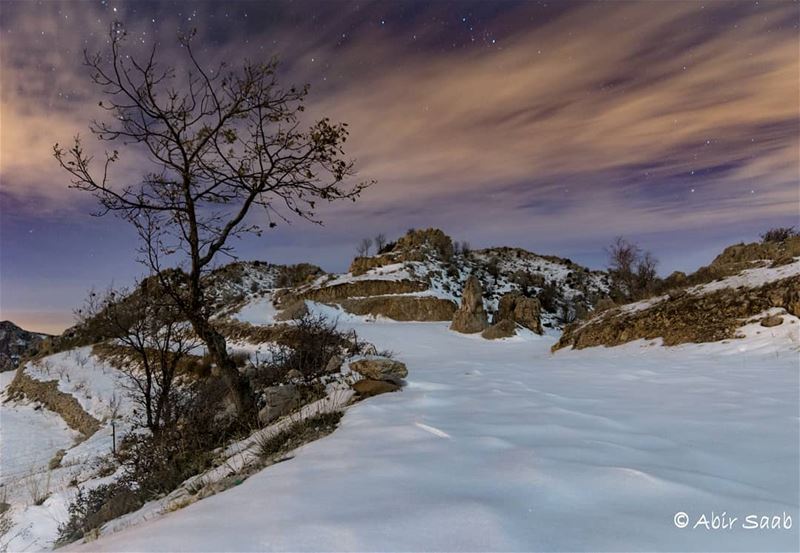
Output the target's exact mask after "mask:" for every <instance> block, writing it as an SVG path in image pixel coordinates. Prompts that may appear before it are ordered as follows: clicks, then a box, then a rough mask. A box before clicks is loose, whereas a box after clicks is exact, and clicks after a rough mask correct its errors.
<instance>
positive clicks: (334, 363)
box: [325, 355, 344, 374]
mask: <svg viewBox="0 0 800 553" xmlns="http://www.w3.org/2000/svg"><path fill="white" fill-rule="evenodd" d="M342 363H344V359H342V356H341V355H334V356H333V357H331V358H330V359H329V360H328V364H327V365H325V374H333V373H338V372H339V371H340V370H341V369H342Z"/></svg>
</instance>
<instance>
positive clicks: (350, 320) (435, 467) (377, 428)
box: [73, 317, 800, 551]
mask: <svg viewBox="0 0 800 553" xmlns="http://www.w3.org/2000/svg"><path fill="white" fill-rule="evenodd" d="M785 319H786V321H785V322H784V324H783V325H781V326H779V327H775V328H772V329H764V328H761V327H758V326H757V325H750V326H749V327H747V328H745V329H744V332H745V334H746V335H747V338H745V339H743V340H736V341H731V342H729V343H724V342H723V343H715V344H705V345H685V346H679V347H673V348H664V347H661V346H659V345H658V344H645V343H642V342H636V343H632V344H628V345H626V346H622V347H617V348H609V349H605V348H592V349H587V350H581V351H565V352H560V353H558V354H556V355H551V354H550V353H549V348H550V346H551V345H552V343H553V340H554V338H553V337H549V336H545V337H539V336H535V335H532V334H527V335H524V336H518V337H515V338H512V339H509V340H504V341H486V340H481V339H480V338H477V337H475V336H468V335H460V334H456V333H453V332H450V331H448V330H447V323H393V322H388V321H378V322H359V320H358V319H357V318H355V317H346V318H342V319H340V323H341V324H343V325H346V326H351V327H354V328H355V329H356V330H357V331H358V333H359V335H360V336H362V337H363V338H365V339H367V340H369V341H371V342H373V343H375V344H376V345H377V346H378V347H380V348H388V349H391V350H393V351H395V352H397V354H398V357H399V358H401V359H403V360H404V361H405V362H407V364H408V368H409V371H410V374H409V378H408V387H407V388H405V389H404V390H403V391H402V392H400V393H395V394H388V395H383V396H380V397H377V398H372V399H370V400H369V401H367V402H363V403H360V404H358V405H356V406H355V407H353V408H351V409H350V410H348V412H347V414H346V416H345V417H344V419H343V423H342V426H341V428H340V429H338V430H337V431H336V432H334V433H333V434H332V435H330V436H328V437H326V438H324V439H322V440H320V441H318V442H314V443H311V444H309V445H307V446H305V447H303V448H302V449H301V450H299V451H298V452H297V454H296V457H295V458H294V459H293V460H290V461H287V462H283V463H280V464H278V465H275V466H273V467H270V468H269V469H267V470H264V471H262V472H261V473H258V474H256V475H255V476H253V477H252V478H250V479H248V480H246V481H245V482H244V483H243V484H241V485H240V486H237V487H235V488H232V489H230V490H228V491H226V492H223V493H221V494H219V495H216V496H213V497H210V498H208V499H205V500H203V501H200V502H198V503H195V504H193V505H190V506H188V507H186V508H185V509H182V510H179V511H176V512H174V513H171V514H168V515H166V516H164V517H163V518H160V519H157V520H154V521H150V522H146V523H144V524H142V525H140V526H135V527H131V528H128V529H126V530H123V531H121V532H119V533H116V534H111V535H108V536H105V537H101V538H100V540H99V541H96V542H91V543H89V544H87V545H84V546H73V548H76V549H83V550H86V551H100V550H102V551H221V550H236V551H272V550H276V551H278V550H293V551H303V550H325V551H329V550H341V551H385V550H398V551H399V550H406V551H420V550H471V551H474V550H503V551H507V550H517V551H530V550H597V551H599V550H605V551H610V550H614V551H620V550H653V549H658V550H739V551H742V550H746V551H749V550H766V551H777V550H797V547H798V536H799V535H800V534H798V527H800V510H799V507H798V506H799V504H800V501H799V500H798V484H799V483H800V482H799V481H798V472H797V467H798V463H800V454H798V444H797V436H798V431H799V430H800V423H799V421H798V395H797V390H798V384H799V383H798V342H799V340H798V334H797V329H798V328H799V327H800V323H798V321H797V319H796V318H793V317H785ZM712 511H714V512H715V513H717V514H720V513H721V512H722V511H725V512H726V513H727V514H728V515H730V516H736V517H738V518H739V525H738V526H736V527H735V528H734V529H732V530H725V531H722V530H719V531H713V530H705V529H703V528H695V529H692V528H691V527H690V528H685V529H679V528H676V527H675V525H674V523H673V519H674V516H675V514H676V513H677V512H686V513H687V514H688V515H689V517H690V521H691V524H692V525H693V524H694V522H695V521H696V520H697V519H698V517H699V516H700V515H701V514H702V513H705V514H706V516H709V517H710V516H711V513H712ZM782 513H786V514H788V515H790V516H791V517H792V519H793V526H792V528H791V529H790V530H783V529H775V530H745V529H742V528H741V522H742V521H743V520H744V519H743V517H744V516H745V515H748V514H757V515H775V514H777V515H781V514H782Z"/></svg>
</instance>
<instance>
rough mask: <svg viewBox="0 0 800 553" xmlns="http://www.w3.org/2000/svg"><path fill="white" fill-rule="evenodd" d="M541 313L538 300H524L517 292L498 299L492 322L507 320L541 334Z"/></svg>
mask: <svg viewBox="0 0 800 553" xmlns="http://www.w3.org/2000/svg"><path fill="white" fill-rule="evenodd" d="M541 312H542V305H541V304H540V303H539V300H538V299H536V298H526V297H525V296H523V295H521V294H519V293H518V292H511V293H508V294H505V295H503V297H501V298H500V302H499V304H498V307H497V313H496V314H495V316H494V322H495V323H499V322H502V321H504V320H509V321H511V322H514V323H517V324H519V325H521V326H524V327H525V328H527V329H530V330H532V331H533V332H535V333H536V334H541V333H542V322H541V320H540V315H541Z"/></svg>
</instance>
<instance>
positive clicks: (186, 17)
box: [0, 0, 800, 331]
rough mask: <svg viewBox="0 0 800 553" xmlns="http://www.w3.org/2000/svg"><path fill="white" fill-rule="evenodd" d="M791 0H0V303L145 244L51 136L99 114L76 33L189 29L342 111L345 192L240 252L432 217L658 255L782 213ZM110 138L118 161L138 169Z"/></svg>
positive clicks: (692, 256)
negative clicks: (622, 240)
mask: <svg viewBox="0 0 800 553" xmlns="http://www.w3.org/2000/svg"><path fill="white" fill-rule="evenodd" d="M799 19H800V5H799V4H798V3H796V2H764V1H750V2H741V3H738V2H705V3H704V2H666V1H665V2H654V1H653V2H638V3H637V2H631V3H628V2H603V3H597V2H592V3H566V2H525V3H515V2H464V1H459V2H433V3H425V2H403V1H392V2H388V1H387V2H376V3H370V2H333V1H331V2H323V3H313V2H274V3H273V2H269V3H267V2H218V3H204V2H158V3H146V2H115V1H111V0H109V1H103V2H88V1H83V2H33V1H26V2H8V1H3V2H0V32H2V35H0V55H1V59H2V72H1V73H0V77H1V79H0V83H1V84H0V93H1V97H0V103H1V106H0V108H1V110H2V111H1V112H0V116H1V119H0V125H2V126H1V128H2V137H1V138H2V141H1V148H0V202H2V204H0V207H1V208H2V218H1V220H0V222H1V228H0V231H1V232H2V235H1V236H2V238H1V240H2V242H1V243H0V245H1V248H0V252H1V253H0V307H1V308H2V314H0V317H2V318H3V319H11V320H13V321H15V322H17V323H18V324H20V325H22V326H25V327H28V328H31V329H34V330H42V331H60V330H62V329H63V328H65V327H66V326H68V325H69V324H71V311H72V309H73V308H74V307H75V306H77V305H78V304H79V303H80V302H81V300H82V298H83V297H84V296H85V294H86V291H87V289H88V288H89V287H91V286H93V285H94V286H98V287H103V286H106V285H108V284H110V283H111V282H114V283H115V284H117V285H126V284H129V283H130V282H131V281H132V279H133V278H134V277H135V276H136V275H141V274H143V272H144V267H142V266H141V265H138V264H137V263H136V262H135V247H136V239H135V235H134V233H133V231H132V230H131V229H130V228H129V227H128V226H127V225H126V224H125V223H124V222H122V221H119V220H115V219H113V218H111V217H106V218H92V217H91V216H90V215H89V213H90V212H91V210H92V208H93V207H94V203H93V200H92V198H91V197H89V196H87V195H86V194H84V193H81V192H78V191H75V190H70V189H68V188H67V184H68V178H67V176H66V174H65V173H64V172H63V171H61V170H60V169H59V168H58V167H57V164H56V162H55V160H54V159H53V158H52V145H53V144H54V143H55V142H61V143H68V142H69V141H70V138H71V137H72V136H73V135H74V134H76V133H78V132H80V133H82V134H83V135H84V136H87V135H88V130H87V126H88V122H89V121H90V119H92V118H95V117H98V116H100V115H101V114H102V113H101V112H99V110H98V107H97V103H98V101H99V100H100V99H101V98H102V96H101V95H100V94H99V93H98V91H97V90H95V89H93V88H92V86H91V85H90V82H89V80H88V74H87V71H86V70H85V68H84V67H82V65H81V62H82V51H83V49H84V48H87V49H89V50H90V51H96V50H103V49H104V47H105V46H106V40H107V36H108V28H109V25H110V24H111V23H112V22H113V21H114V20H119V21H121V22H122V23H123V24H124V26H125V28H126V29H127V31H128V35H129V42H130V43H131V46H132V47H133V46H139V47H143V48H149V47H150V46H151V45H152V44H153V42H154V41H155V42H157V43H158V44H159V51H160V59H161V61H162V63H165V64H166V63H171V62H172V61H173V60H175V61H178V62H180V61H182V60H183V58H182V57H181V52H180V50H179V48H178V43H177V40H176V35H177V32H178V31H179V30H187V29H190V28H197V32H198V35H197V40H196V49H197V52H198V54H199V56H200V58H201V59H202V60H204V61H206V62H208V63H209V64H214V63H215V62H219V61H221V60H228V62H229V63H232V64H236V63H239V62H241V60H243V59H245V58H249V59H252V60H259V59H268V58H270V57H272V56H273V55H277V56H278V57H279V58H280V60H281V62H282V69H281V81H282V82H283V83H286V84H291V83H297V84H302V83H306V82H308V83H310V84H311V94H310V96H309V99H308V106H309V116H310V117H314V116H317V117H319V116H323V115H325V116H329V117H331V118H332V119H334V120H339V121H345V122H347V123H349V124H350V130H351V138H350V140H349V141H348V143H347V153H348V155H349V156H352V157H354V158H356V160H357V168H358V170H359V178H360V179H377V181H378V184H377V185H375V186H373V187H372V188H371V189H369V190H368V191H367V192H366V193H365V194H364V196H363V197H362V199H361V200H360V201H359V202H357V203H355V204H351V203H344V204H342V205H336V204H334V205H331V206H330V207H327V208H325V209H324V210H322V211H321V212H320V215H321V216H322V218H323V219H324V220H325V223H326V225H325V226H324V227H318V226H315V225H312V224H310V223H306V222H302V221H297V222H295V223H293V224H292V225H291V226H287V225H279V226H278V227H277V228H276V229H274V230H271V231H269V232H268V233H265V234H264V235H263V236H262V237H261V238H251V239H247V240H244V241H241V242H239V243H238V244H237V247H238V252H239V254H240V257H242V258H243V259H263V260H268V261H272V262H279V263H287V262H299V261H309V262H313V263H316V264H319V265H321V266H322V267H323V268H325V269H327V270H343V269H345V268H346V266H347V265H348V263H349V261H350V259H351V258H352V256H353V255H354V253H355V246H356V244H357V242H358V240H359V239H360V238H361V237H362V236H365V235H373V234H375V233H377V232H384V233H386V234H387V235H388V236H390V237H394V236H397V235H399V234H401V233H403V232H405V230H406V229H408V228H410V227H417V228H419V227H430V226H435V227H440V228H442V229H444V230H445V231H446V232H447V233H448V234H450V235H452V236H453V237H454V238H455V239H459V240H468V241H469V242H470V243H471V245H472V246H473V247H485V246H491V245H510V246H520V247H524V248H526V249H529V250H532V251H536V252H539V253H548V254H557V255H561V256H565V257H570V258H572V259H573V260H576V261H578V262H581V263H584V264H587V265H589V266H591V267H594V268H599V267H602V266H603V264H604V262H605V259H604V253H603V247H604V245H606V244H608V243H609V242H610V241H611V240H612V239H613V237H614V236H616V235H625V236H627V237H628V238H630V239H633V240H635V241H637V242H638V243H640V244H641V245H642V246H643V247H645V248H648V249H650V250H652V251H653V252H654V253H655V255H656V256H657V257H658V258H659V259H660V261H661V264H660V266H659V270H660V272H661V273H662V274H666V273H668V272H670V271H672V270H674V269H680V270H685V271H689V270H693V269H695V268H697V267H698V266H699V265H701V264H705V263H707V262H708V261H710V259H711V258H712V257H713V256H714V255H715V254H716V253H717V252H718V251H720V250H721V249H722V248H723V247H724V246H725V245H728V244H730V243H734V242H738V241H742V240H744V241H751V240H754V239H756V238H757V236H758V234H759V233H760V232H763V231H764V230H765V229H766V228H768V227H771V226H777V225H793V224H796V223H797V222H798V201H799V199H800V198H799V197H798V194H799V191H798V186H799V183H800V174H799V171H800V168H799V166H800V160H799V159H798V155H799V154H798V148H800V130H799V129H798V115H800V113H799V111H800V110H799V106H798V101H799V100H798V98H799V91H798V82H799V80H800V59H799V58H800V53H799V52H800V42H799V39H798V36H799V35H800V33H799V31H798V20H799ZM122 152H123V158H122V161H121V162H120V164H121V165H122V166H123V174H122V175H121V178H122V179H123V180H124V179H125V178H127V179H129V180H133V179H135V178H136V175H138V174H139V173H138V170H139V169H141V163H140V160H137V157H136V155H135V154H133V155H130V156H128V157H127V158H126V157H125V152H124V150H123V151H122Z"/></svg>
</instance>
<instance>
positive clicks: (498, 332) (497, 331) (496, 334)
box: [481, 319, 517, 340]
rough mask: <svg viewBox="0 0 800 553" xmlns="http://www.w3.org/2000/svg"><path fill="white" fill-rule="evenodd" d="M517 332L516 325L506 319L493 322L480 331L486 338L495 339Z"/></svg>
mask: <svg viewBox="0 0 800 553" xmlns="http://www.w3.org/2000/svg"><path fill="white" fill-rule="evenodd" d="M516 333H517V325H516V324H515V323H514V322H513V321H510V320H508V319H503V320H502V321H500V322H498V323H495V324H493V325H492V326H490V327H489V328H487V329H486V330H484V331H483V332H482V333H481V336H483V337H484V338H486V339H487V340H497V339H499V338H509V337H511V336H514V334H516Z"/></svg>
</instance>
